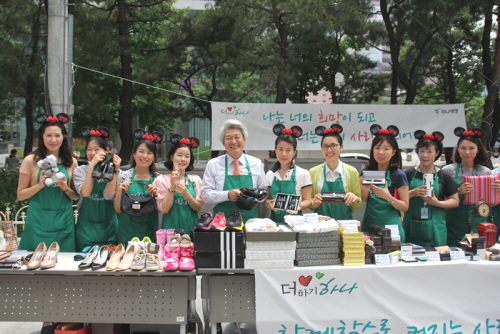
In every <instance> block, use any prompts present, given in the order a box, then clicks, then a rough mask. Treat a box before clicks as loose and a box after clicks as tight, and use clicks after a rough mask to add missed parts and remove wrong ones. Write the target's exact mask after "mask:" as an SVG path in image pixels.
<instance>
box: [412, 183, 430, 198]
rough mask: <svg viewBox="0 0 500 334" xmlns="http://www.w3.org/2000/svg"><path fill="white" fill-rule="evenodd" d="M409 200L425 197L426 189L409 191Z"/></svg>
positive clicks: (421, 187)
mask: <svg viewBox="0 0 500 334" xmlns="http://www.w3.org/2000/svg"><path fill="white" fill-rule="evenodd" d="M409 194H410V198H412V197H424V196H426V195H427V188H426V187H425V186H420V187H417V188H415V189H412V190H410V191H409Z"/></svg>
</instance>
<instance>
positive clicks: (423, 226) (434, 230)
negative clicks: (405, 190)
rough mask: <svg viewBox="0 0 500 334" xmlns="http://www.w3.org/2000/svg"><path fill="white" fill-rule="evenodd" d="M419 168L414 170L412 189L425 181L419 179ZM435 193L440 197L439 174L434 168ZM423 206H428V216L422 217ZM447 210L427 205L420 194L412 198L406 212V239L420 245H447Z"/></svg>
mask: <svg viewBox="0 0 500 334" xmlns="http://www.w3.org/2000/svg"><path fill="white" fill-rule="evenodd" d="M416 175H417V170H415V171H414V172H413V177H412V179H411V182H410V190H412V189H415V188H418V187H421V186H423V185H424V181H423V180H420V179H417V177H416ZM433 187H434V195H435V196H436V198H437V197H439V175H438V173H437V172H436V168H434V184H433ZM422 208H427V215H428V218H427V219H426V218H422V217H421V215H422ZM445 211H446V210H445V209H442V208H438V207H436V206H433V205H427V203H425V202H424V200H423V199H422V198H421V197H420V196H415V197H412V198H411V199H410V208H409V209H408V211H407V212H406V214H405V217H404V222H403V224H404V225H405V231H406V236H407V237H406V241H407V242H411V243H414V244H417V245H420V246H432V247H435V246H444V245H446V212H445Z"/></svg>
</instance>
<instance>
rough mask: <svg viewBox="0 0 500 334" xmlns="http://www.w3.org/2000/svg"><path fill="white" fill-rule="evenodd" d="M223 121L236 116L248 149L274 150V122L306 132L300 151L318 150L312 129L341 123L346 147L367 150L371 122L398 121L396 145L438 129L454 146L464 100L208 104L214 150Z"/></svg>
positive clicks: (446, 143)
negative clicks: (418, 133)
mask: <svg viewBox="0 0 500 334" xmlns="http://www.w3.org/2000/svg"><path fill="white" fill-rule="evenodd" d="M226 119H237V120H239V121H241V122H243V124H245V125H246V127H247V128H248V132H249V136H248V137H249V138H248V140H247V142H246V144H245V149H247V150H273V149H274V141H275V139H276V136H275V135H274V133H273V131H272V129H273V126H274V125H275V124H277V123H281V124H284V125H285V126H286V127H289V128H290V127H292V126H294V125H298V126H300V127H301V128H302V130H303V131H304V133H303V134H302V136H301V137H300V138H299V146H298V149H299V150H320V149H321V147H320V144H319V143H320V142H321V137H318V136H317V135H316V134H315V132H314V129H315V128H316V127H317V126H325V127H329V126H331V125H332V124H333V123H339V124H340V125H342V127H343V128H344V131H343V133H342V136H343V140H344V144H345V150H367V149H370V145H371V140H372V135H371V134H370V126H371V125H373V124H379V125H380V126H382V128H387V126H389V125H396V126H397V127H398V128H399V131H400V134H399V136H398V137H397V139H398V143H399V147H400V148H414V147H415V142H416V140H415V137H414V136H413V133H414V132H415V131H416V130H424V131H425V132H428V133H432V132H434V131H440V132H442V133H443V134H444V136H445V138H444V141H443V145H444V146H445V147H453V146H455V145H456V143H457V139H458V138H457V137H455V135H454V134H453V130H454V129H455V128H456V127H458V126H460V127H463V128H466V125H465V113H464V104H439V105H375V104H272V103H230V102H212V149H213V150H223V149H224V146H223V145H222V142H221V141H220V138H219V129H220V126H221V124H222V122H224V121H225V120H226Z"/></svg>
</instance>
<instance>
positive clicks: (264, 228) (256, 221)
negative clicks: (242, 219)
mask: <svg viewBox="0 0 500 334" xmlns="http://www.w3.org/2000/svg"><path fill="white" fill-rule="evenodd" d="M245 232H278V227H277V226H276V223H275V222H273V221H272V220H271V219H269V218H252V219H249V220H247V222H246V223H245Z"/></svg>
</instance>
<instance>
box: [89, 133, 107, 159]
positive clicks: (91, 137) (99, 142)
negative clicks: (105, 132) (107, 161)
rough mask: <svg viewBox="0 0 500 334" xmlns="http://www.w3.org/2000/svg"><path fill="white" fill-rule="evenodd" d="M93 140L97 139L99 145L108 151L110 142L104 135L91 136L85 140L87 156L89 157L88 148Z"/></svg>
mask: <svg viewBox="0 0 500 334" xmlns="http://www.w3.org/2000/svg"><path fill="white" fill-rule="evenodd" d="M91 141H95V143H96V144H97V146H99V147H100V148H102V149H103V150H104V151H108V149H109V145H108V142H107V141H106V139H104V138H102V137H98V136H90V137H88V138H87V141H86V142H85V157H87V148H88V147H89V143H90V142H91ZM87 159H88V158H87Z"/></svg>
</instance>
